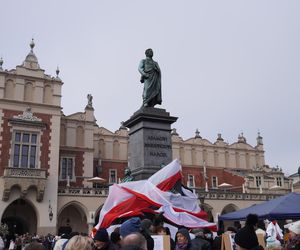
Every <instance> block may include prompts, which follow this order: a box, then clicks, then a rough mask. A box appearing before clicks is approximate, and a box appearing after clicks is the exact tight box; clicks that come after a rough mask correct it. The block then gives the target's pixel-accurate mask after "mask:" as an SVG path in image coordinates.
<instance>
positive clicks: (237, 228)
mask: <svg viewBox="0 0 300 250" xmlns="http://www.w3.org/2000/svg"><path fill="white" fill-rule="evenodd" d="M233 226H234V228H235V232H237V231H239V230H240V229H241V228H242V225H241V223H240V222H239V221H235V222H234V223H233Z"/></svg>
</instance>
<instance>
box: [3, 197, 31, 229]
mask: <svg viewBox="0 0 300 250" xmlns="http://www.w3.org/2000/svg"><path fill="white" fill-rule="evenodd" d="M1 222H2V223H5V224H7V225H8V229H9V233H10V234H12V235H14V234H19V235H21V234H24V233H27V232H28V233H30V234H34V233H36V232H37V216H36V212H35V209H34V208H33V206H32V205H31V204H30V203H29V202H28V201H26V200H24V199H17V200H15V201H13V202H12V203H11V204H10V205H9V206H8V207H7V208H6V209H5V211H4V213H3V215H2V218H1Z"/></svg>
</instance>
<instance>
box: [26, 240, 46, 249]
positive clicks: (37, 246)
mask: <svg viewBox="0 0 300 250" xmlns="http://www.w3.org/2000/svg"><path fill="white" fill-rule="evenodd" d="M25 250H45V247H44V246H43V245H42V244H41V243H38V242H36V241H34V242H31V243H29V244H28V245H27V246H26V247H25Z"/></svg>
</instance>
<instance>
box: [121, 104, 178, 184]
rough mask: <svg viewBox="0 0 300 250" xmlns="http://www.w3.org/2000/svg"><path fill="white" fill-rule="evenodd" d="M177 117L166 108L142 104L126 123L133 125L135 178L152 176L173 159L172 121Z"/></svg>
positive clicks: (131, 161) (131, 159)
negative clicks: (171, 114)
mask: <svg viewBox="0 0 300 250" xmlns="http://www.w3.org/2000/svg"><path fill="white" fill-rule="evenodd" d="M176 120H177V117H174V116H170V114H169V113H168V112H166V110H165V109H158V108H152V107H142V108H141V109H139V110H138V111H136V112H135V113H134V114H133V115H132V116H131V117H130V119H129V120H127V121H126V122H124V126H125V127H127V128H129V166H130V170H131V172H132V175H133V176H134V179H135V180H143V179H147V178H149V177H150V176H151V175H152V174H154V173H155V172H157V171H158V170H159V169H160V168H161V167H162V166H164V165H167V164H169V163H170V162H171V161H172V141H171V124H172V123H174V122H175V121H176Z"/></svg>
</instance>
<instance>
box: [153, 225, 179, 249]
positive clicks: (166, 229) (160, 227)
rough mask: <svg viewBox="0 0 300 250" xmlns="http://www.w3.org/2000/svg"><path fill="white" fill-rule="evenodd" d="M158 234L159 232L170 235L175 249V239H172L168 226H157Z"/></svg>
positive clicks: (172, 246) (172, 247) (171, 245)
mask: <svg viewBox="0 0 300 250" xmlns="http://www.w3.org/2000/svg"><path fill="white" fill-rule="evenodd" d="M156 234H158V235H169V237H170V247H171V250H175V241H174V240H173V239H172V237H171V233H170V229H169V228H168V227H163V226H157V227H156Z"/></svg>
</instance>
